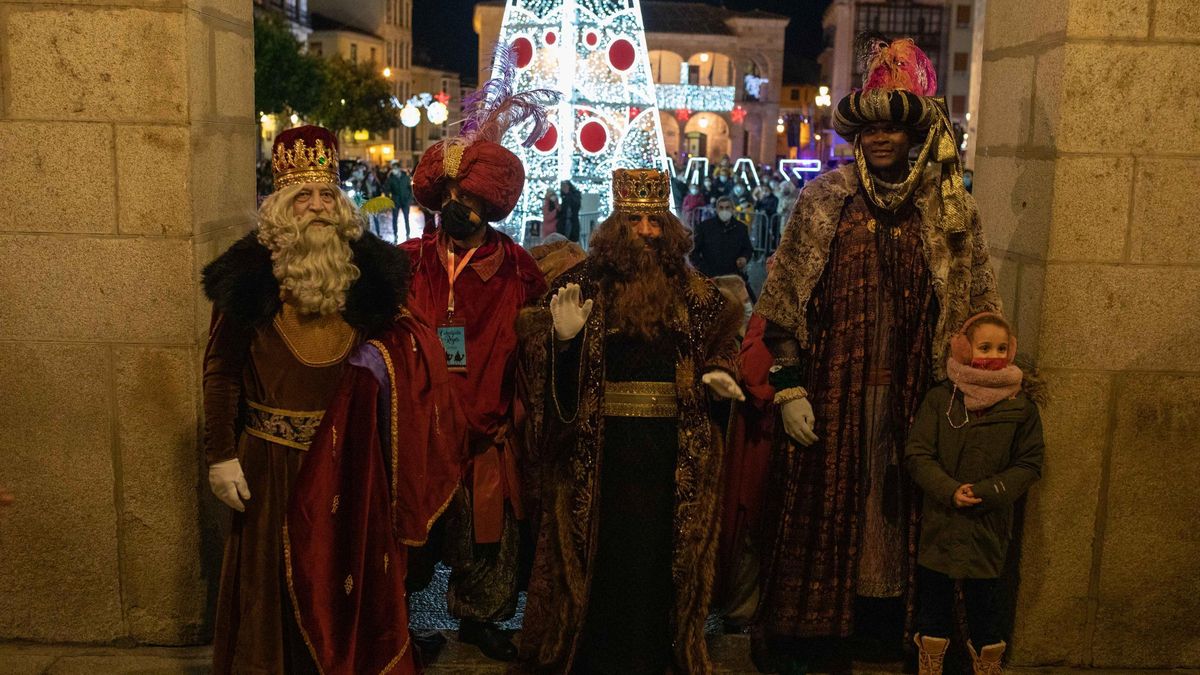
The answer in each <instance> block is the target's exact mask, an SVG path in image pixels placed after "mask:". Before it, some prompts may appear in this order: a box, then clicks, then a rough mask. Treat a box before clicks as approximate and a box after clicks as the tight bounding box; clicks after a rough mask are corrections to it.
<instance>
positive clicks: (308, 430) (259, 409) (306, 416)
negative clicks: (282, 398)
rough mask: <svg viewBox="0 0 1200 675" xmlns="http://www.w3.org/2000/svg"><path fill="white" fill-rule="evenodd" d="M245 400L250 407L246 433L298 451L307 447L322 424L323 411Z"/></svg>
mask: <svg viewBox="0 0 1200 675" xmlns="http://www.w3.org/2000/svg"><path fill="white" fill-rule="evenodd" d="M246 403H247V405H248V407H249V412H248V414H247V415H246V433H247V434H250V435H251V436H254V437H255V438H261V439H262V440H264V441H267V442H268V443H275V444H277V445H282V446H285V447H289V448H295V449H297V450H305V451H307V450H308V446H309V445H311V444H312V441H313V437H315V436H316V435H317V428H318V427H320V426H321V418H322V417H324V416H325V411H324V410H316V411H297V410H283V409H280V408H271V407H269V406H265V405H261V404H259V403H255V402H254V401H247V402H246Z"/></svg>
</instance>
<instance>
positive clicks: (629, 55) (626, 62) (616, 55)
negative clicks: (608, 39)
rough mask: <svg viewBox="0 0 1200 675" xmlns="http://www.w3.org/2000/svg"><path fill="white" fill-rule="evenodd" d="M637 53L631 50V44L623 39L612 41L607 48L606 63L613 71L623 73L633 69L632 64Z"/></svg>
mask: <svg viewBox="0 0 1200 675" xmlns="http://www.w3.org/2000/svg"><path fill="white" fill-rule="evenodd" d="M636 56H637V52H635V51H634V49H633V43H632V42H630V41H629V40H626V39H625V38H621V39H619V40H613V43H612V44H610V45H609V46H608V63H609V65H611V66H612V67H613V68H614V69H615V70H619V71H621V72H625V71H626V70H629V69H630V68H632V67H633V62H634V60H635V59H636Z"/></svg>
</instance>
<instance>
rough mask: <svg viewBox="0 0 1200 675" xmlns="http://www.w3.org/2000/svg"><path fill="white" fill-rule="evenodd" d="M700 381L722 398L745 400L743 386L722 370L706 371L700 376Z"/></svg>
mask: <svg viewBox="0 0 1200 675" xmlns="http://www.w3.org/2000/svg"><path fill="white" fill-rule="evenodd" d="M700 381H701V382H703V383H704V384H707V385H708V388H709V389H712V390H713V393H714V394H716V395H717V396H720V397H721V398H732V399H735V400H738V401H745V400H746V395H745V394H743V393H742V388H741V387H739V386H738V383H737V382H735V381H734V379H733V378H732V377H730V376H729V373H726V372H725V371H722V370H714V371H712V372H709V373H705V374H704V375H702V376H701V377H700Z"/></svg>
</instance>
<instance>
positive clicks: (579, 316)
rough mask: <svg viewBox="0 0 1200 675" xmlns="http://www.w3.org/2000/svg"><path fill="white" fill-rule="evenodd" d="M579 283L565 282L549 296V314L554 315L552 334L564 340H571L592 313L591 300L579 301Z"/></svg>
mask: <svg viewBox="0 0 1200 675" xmlns="http://www.w3.org/2000/svg"><path fill="white" fill-rule="evenodd" d="M579 296H580V292H579V284H567V285H566V286H564V287H563V288H562V290H560V291H558V292H557V293H555V294H554V297H552V298H550V315H551V316H552V317H554V335H555V337H557V338H558V339H559V340H561V341H563V342H566V341H568V340H573V339H574V338H575V336H576V335H579V331H581V330H583V325H584V324H585V323H587V319H588V317H589V316H591V314H592V301H591V300H588V301H587V302H580V301H579Z"/></svg>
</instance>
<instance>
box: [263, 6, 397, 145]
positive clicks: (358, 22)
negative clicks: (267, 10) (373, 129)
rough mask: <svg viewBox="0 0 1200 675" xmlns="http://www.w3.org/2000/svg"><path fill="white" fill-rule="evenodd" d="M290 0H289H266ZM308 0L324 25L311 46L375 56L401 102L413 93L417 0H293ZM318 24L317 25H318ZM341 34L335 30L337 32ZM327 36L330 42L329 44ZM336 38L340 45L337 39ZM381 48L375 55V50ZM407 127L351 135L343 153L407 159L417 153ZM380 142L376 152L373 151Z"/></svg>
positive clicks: (358, 58) (327, 52) (354, 57)
mask: <svg viewBox="0 0 1200 675" xmlns="http://www.w3.org/2000/svg"><path fill="white" fill-rule="evenodd" d="M265 1H267V2H279V1H283V2H287V1H289V0H265ZM294 1H296V2H304V1H306V2H307V3H308V8H309V10H310V11H311V12H312V13H313V15H314V16H315V17H318V18H317V19H315V20H314V24H317V25H320V26H321V27H323V28H324V29H325V30H322V31H315V30H314V33H316V37H312V36H310V37H309V48H310V49H313V43H314V42H318V43H320V50H321V52H322V53H323V55H324V56H327V57H332V56H333V55H334V54H335V53H336V54H341V56H342V57H343V58H346V59H348V60H350V61H355V62H363V61H364V60H365V61H368V62H374V63H375V64H376V65H377V66H378V68H379V71H380V73H381V74H382V75H383V76H384V77H385V78H387V79H388V80H389V81H390V82H391V83H392V94H393V95H394V96H395V97H396V99H397V100H398V101H400V103H401V104H403V103H404V102H405V101H407V100H408V99H409V97H411V96H412V7H413V5H412V3H413V0H294ZM314 27H315V26H314ZM334 34H336V35H334ZM326 40H329V41H330V42H329V43H328V45H327V44H326ZM335 44H336V51H332V50H333V49H334V45H335ZM372 49H374V50H376V51H375V52H374V56H373V57H372V52H371V50H372ZM406 131H407V130H406V129H403V128H397V129H392V130H391V131H389V132H388V133H387V134H384V135H382V136H380V135H374V134H372V135H370V136H368V137H367V138H366V139H361V134H360V135H359V138H354V137H351V138H350V139H345V142H346V143H347V145H346V147H345V149H344V151H343V154H345V155H346V156H347V157H358V158H360V159H370V160H373V161H375V162H383V161H388V160H391V159H393V158H397V159H399V160H400V162H401V164H405V165H406V166H411V164H406V161H407V160H408V158H410V157H411V156H412V145H411V143H412V138H411V135H410V134H408V133H405V132H406ZM372 147H374V148H375V150H376V151H375V153H374V154H372V153H371V152H370V150H371V148H372Z"/></svg>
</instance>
